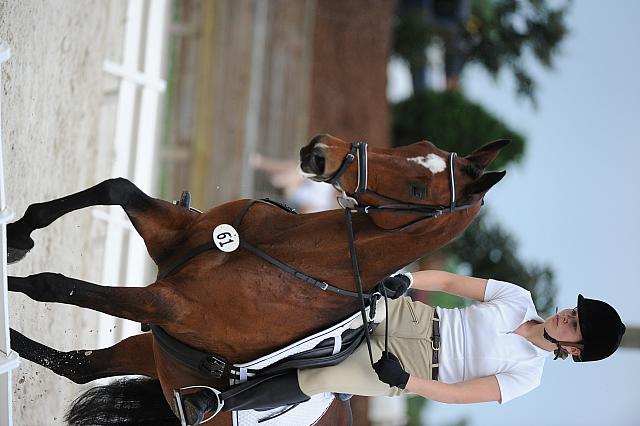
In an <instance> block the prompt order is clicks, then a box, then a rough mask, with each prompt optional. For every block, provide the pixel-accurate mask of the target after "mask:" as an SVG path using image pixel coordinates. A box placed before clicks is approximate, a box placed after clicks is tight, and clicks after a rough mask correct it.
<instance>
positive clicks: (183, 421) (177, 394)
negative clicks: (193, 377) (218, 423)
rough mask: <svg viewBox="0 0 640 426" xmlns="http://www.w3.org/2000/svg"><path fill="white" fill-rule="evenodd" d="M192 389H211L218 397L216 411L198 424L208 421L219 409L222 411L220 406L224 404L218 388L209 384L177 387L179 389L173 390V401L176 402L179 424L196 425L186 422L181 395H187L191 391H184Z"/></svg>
mask: <svg viewBox="0 0 640 426" xmlns="http://www.w3.org/2000/svg"><path fill="white" fill-rule="evenodd" d="M192 389H208V390H210V391H212V392H213V393H214V394H215V396H216V398H217V399H218V401H217V402H218V406H217V408H216V411H215V412H214V413H213V414H211V415H210V416H209V417H207V418H204V419H202V421H201V422H200V423H198V424H199V425H201V424H203V423H206V422H208V421H209V420H211V419H212V418H214V417H215V416H216V415H217V414H218V413H219V412H220V411H222V407H223V406H224V401H223V400H221V399H220V394H221V393H222V392H220V391H219V390H217V389H215V388H212V387H209V386H187V387H184V388H179V389H174V390H173V401H174V402H175V404H176V411H177V415H178V417H179V419H180V425H181V426H196V425H191V424H189V423H187V418H186V415H185V410H184V401H183V397H185V396H187V395H189V394H190V393H191V392H187V393H185V391H190V390H192Z"/></svg>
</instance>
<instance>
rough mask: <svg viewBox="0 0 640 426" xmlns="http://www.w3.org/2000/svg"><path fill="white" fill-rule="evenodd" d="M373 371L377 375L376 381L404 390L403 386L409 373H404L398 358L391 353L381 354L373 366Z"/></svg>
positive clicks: (407, 379) (405, 384)
mask: <svg viewBox="0 0 640 426" xmlns="http://www.w3.org/2000/svg"><path fill="white" fill-rule="evenodd" d="M387 355H388V359H387ZM373 369H374V370H375V371H376V374H378V379H380V381H381V382H384V383H386V384H388V385H389V386H390V387H393V386H396V387H399V388H400V389H404V388H405V386H407V382H408V381H409V373H407V372H406V371H404V369H403V368H402V365H400V360H399V359H398V357H396V356H395V355H394V354H392V353H391V352H382V356H381V357H380V359H379V360H378V362H376V363H375V364H373Z"/></svg>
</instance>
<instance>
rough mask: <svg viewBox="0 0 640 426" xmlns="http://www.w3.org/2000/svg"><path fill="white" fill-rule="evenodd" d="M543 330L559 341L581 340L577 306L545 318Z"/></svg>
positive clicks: (576, 341)
mask: <svg viewBox="0 0 640 426" xmlns="http://www.w3.org/2000/svg"><path fill="white" fill-rule="evenodd" d="M544 327H545V330H547V333H549V335H550V336H551V337H553V338H554V339H556V340H559V341H561V342H575V343H578V342H581V341H582V332H581V331H580V323H579V321H578V308H573V309H564V310H562V311H560V312H558V313H557V314H556V315H554V316H552V317H549V318H547V320H546V321H545V324H544Z"/></svg>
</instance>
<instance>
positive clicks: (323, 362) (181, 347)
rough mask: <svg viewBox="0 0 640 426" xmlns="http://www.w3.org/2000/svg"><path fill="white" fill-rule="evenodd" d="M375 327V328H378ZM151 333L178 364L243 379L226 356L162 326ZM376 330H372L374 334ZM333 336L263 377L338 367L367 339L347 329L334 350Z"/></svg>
mask: <svg viewBox="0 0 640 426" xmlns="http://www.w3.org/2000/svg"><path fill="white" fill-rule="evenodd" d="M374 328H375V325H374ZM151 331H152V333H153V336H154V337H155V339H156V342H157V343H158V345H159V346H160V347H161V348H162V350H163V351H164V352H165V353H167V354H168V355H170V356H171V357H173V358H174V359H175V360H176V361H178V362H180V363H182V364H183V365H185V366H187V367H190V368H192V369H194V370H196V371H199V372H200V373H203V374H205V375H207V376H210V377H212V378H214V379H220V378H223V377H228V378H229V379H235V380H240V378H241V373H240V369H239V368H237V367H236V366H235V365H234V364H232V363H230V362H228V361H227V360H225V359H224V358H223V357H221V356H219V355H216V354H211V353H208V352H204V351H201V350H199V349H195V348H193V347H191V346H189V345H186V344H184V343H182V342H180V341H178V340H176V339H174V338H173V337H171V336H169V335H168V334H167V333H166V332H165V331H164V330H163V329H162V328H161V327H158V326H156V325H151ZM371 331H372V330H370V332H371ZM333 339H334V338H332V337H330V338H327V339H325V340H323V341H322V342H320V343H319V344H318V345H317V346H316V347H314V348H312V349H308V350H306V351H303V352H300V353H298V354H295V355H292V356H290V357H288V358H285V359H283V360H281V361H278V362H275V363H274V364H272V365H270V366H268V367H266V368H263V369H261V370H259V376H260V377H265V376H273V375H276V374H281V373H284V372H286V371H290V370H293V369H299V368H318V367H329V366H332V365H337V364H339V363H340V362H342V361H343V360H344V359H346V358H347V357H348V356H349V355H351V354H352V353H353V352H354V351H355V350H356V348H357V347H358V346H359V345H360V343H362V341H363V340H364V326H361V327H359V328H357V329H347V330H345V331H344V332H343V333H342V345H341V348H340V350H339V351H338V352H337V353H335V354H334V353H333V351H334V342H333ZM247 372H248V373H250V374H252V375H253V374H257V373H258V371H257V370H252V369H248V370H247Z"/></svg>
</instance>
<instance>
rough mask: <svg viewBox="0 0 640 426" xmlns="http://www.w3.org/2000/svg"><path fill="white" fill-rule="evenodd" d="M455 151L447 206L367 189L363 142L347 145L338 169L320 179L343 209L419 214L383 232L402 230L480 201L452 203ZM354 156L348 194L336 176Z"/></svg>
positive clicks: (340, 174) (346, 166) (365, 156)
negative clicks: (354, 179) (373, 201)
mask: <svg viewBox="0 0 640 426" xmlns="http://www.w3.org/2000/svg"><path fill="white" fill-rule="evenodd" d="M456 157H457V154H456V153H455V152H452V153H450V154H449V161H448V162H449V188H450V197H449V205H448V206H430V205H424V204H417V203H409V202H404V201H400V200H397V199H395V198H392V197H388V196H386V195H382V194H380V193H378V192H376V191H373V190H371V189H369V188H368V186H367V183H368V158H367V144H366V143H364V142H355V143H352V144H351V149H350V151H349V152H348V153H347V155H346V156H345V158H344V160H343V161H342V164H341V165H340V168H339V169H338V170H337V171H336V172H335V173H334V174H333V175H332V176H331V177H329V178H328V179H327V180H325V181H324V182H326V183H328V184H331V185H333V187H334V188H336V189H337V190H338V191H339V192H341V193H342V194H341V195H340V196H339V197H338V204H340V206H341V207H342V208H344V209H345V210H350V211H352V212H361V213H367V214H369V213H390V212H392V213H398V214H414V215H415V214H419V215H420V218H418V219H416V220H414V221H411V222H409V223H407V224H405V225H403V226H400V227H397V228H393V229H387V231H403V230H406V229H407V228H409V227H412V226H413V225H416V224H418V223H420V222H422V221H424V220H427V219H432V218H436V217H438V216H440V215H442V214H444V213H451V212H456V211H461V210H466V209H468V208H471V207H473V206H475V205H477V204H481V203H482V202H483V200H482V199H479V200H478V201H475V202H473V203H469V204H462V205H458V204H457V203H456V180H455V168H454V164H455V159H456ZM356 159H357V164H358V184H357V186H356V189H355V190H354V196H349V195H347V193H346V192H345V190H344V188H343V187H342V185H341V183H340V178H342V176H343V175H344V173H345V172H346V171H347V169H348V168H349V166H350V165H351V163H353V162H354V161H355V160H356ZM364 195H370V196H372V197H375V198H378V199H380V200H382V201H383V202H385V203H387V204H381V205H378V206H373V205H370V204H362V203H361V202H359V201H358V199H361V198H362V196H364Z"/></svg>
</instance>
